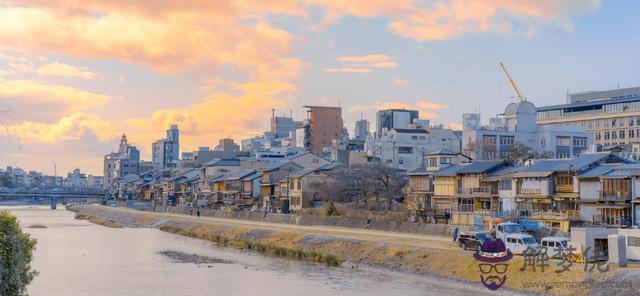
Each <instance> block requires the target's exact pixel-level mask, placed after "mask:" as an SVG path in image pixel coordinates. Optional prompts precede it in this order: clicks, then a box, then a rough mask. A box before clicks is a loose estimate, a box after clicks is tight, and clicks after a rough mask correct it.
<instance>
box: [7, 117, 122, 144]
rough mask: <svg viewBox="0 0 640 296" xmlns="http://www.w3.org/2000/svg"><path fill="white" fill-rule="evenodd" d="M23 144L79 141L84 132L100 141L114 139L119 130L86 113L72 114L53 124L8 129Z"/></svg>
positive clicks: (27, 123)
mask: <svg viewBox="0 0 640 296" xmlns="http://www.w3.org/2000/svg"><path fill="white" fill-rule="evenodd" d="M8 128H9V130H11V131H13V132H15V134H16V135H17V136H18V137H19V138H20V140H21V141H22V142H24V143H57V142H62V141H73V140H79V139H80V138H81V137H82V135H83V134H84V133H85V132H91V133H93V134H94V135H95V136H96V137H97V138H98V139H99V140H100V141H103V142H106V141H109V140H112V139H114V138H116V137H117V136H118V134H119V131H120V129H119V128H118V127H117V126H116V125H115V124H114V123H112V122H109V121H106V120H104V119H103V118H100V117H98V116H95V115H91V114H87V113H82V112H78V113H74V114H72V115H69V116H64V117H62V118H61V119H60V120H59V121H58V122H55V123H42V122H33V121H23V122H20V123H18V124H15V125H12V126H9V127H8Z"/></svg>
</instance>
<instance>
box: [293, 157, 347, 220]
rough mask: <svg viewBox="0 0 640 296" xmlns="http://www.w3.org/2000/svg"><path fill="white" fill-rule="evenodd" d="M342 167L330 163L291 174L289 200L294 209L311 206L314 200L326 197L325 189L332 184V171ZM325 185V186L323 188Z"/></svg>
mask: <svg viewBox="0 0 640 296" xmlns="http://www.w3.org/2000/svg"><path fill="white" fill-rule="evenodd" d="M339 168H341V166H340V165H339V164H337V163H328V164H325V165H323V166H320V167H317V168H305V169H301V170H299V171H297V172H294V173H292V174H291V175H289V185H288V189H289V200H290V207H291V210H292V211H300V210H302V209H303V208H306V207H310V206H311V204H312V202H313V201H314V200H323V199H325V197H326V196H325V195H324V189H325V188H326V187H324V186H327V184H331V182H332V181H333V180H332V177H331V172H333V171H335V170H337V169H339ZM323 187H324V188H323Z"/></svg>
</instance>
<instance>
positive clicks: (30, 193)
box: [0, 188, 106, 203]
mask: <svg viewBox="0 0 640 296" xmlns="http://www.w3.org/2000/svg"><path fill="white" fill-rule="evenodd" d="M105 196H106V192H105V191H103V190H95V189H84V190H72V189H62V188H51V189H7V188H4V189H0V200H15V199H32V200H41V199H51V198H53V199H55V200H56V201H58V202H62V203H67V202H72V201H73V200H91V201H95V200H98V201H99V200H103V199H105Z"/></svg>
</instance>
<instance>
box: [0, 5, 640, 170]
mask: <svg viewBox="0 0 640 296" xmlns="http://www.w3.org/2000/svg"><path fill="white" fill-rule="evenodd" d="M26 2H28V3H29V4H23V3H22V1H8V4H6V5H0V108H1V109H3V110H7V111H8V112H6V113H3V114H5V115H4V117H3V121H4V123H5V125H6V129H5V132H4V133H2V136H1V137H0V147H1V148H0V149H2V150H3V152H4V153H3V154H2V156H1V157H0V167H5V166H7V165H13V166H20V167H23V168H25V169H26V170H38V171H43V172H46V173H52V172H53V161H56V163H57V166H58V171H59V172H60V171H63V172H68V171H71V170H73V169H74V168H80V169H81V170H82V171H86V172H88V173H93V174H101V171H102V158H103V156H104V155H105V154H106V153H108V152H110V151H113V150H115V149H116V148H117V143H118V141H119V140H120V137H121V136H122V134H123V133H126V134H127V137H128V138H129V140H130V142H131V143H134V144H135V145H136V146H137V147H138V148H139V149H140V152H141V158H143V159H145V160H150V159H151V143H152V142H153V141H155V140H157V139H159V138H162V136H163V134H164V132H165V130H166V129H168V128H169V127H170V125H171V124H177V125H178V126H179V127H180V132H181V135H180V137H181V143H180V145H181V151H193V150H195V149H197V147H198V146H211V147H214V146H215V145H216V143H217V142H218V139H219V138H221V137H227V136H231V137H232V138H234V139H236V141H237V140H239V139H241V138H246V137H248V136H250V135H255V134H259V133H261V132H263V131H266V130H268V129H269V118H270V117H271V109H272V108H275V109H276V115H282V114H286V115H287V116H288V115H289V114H290V112H292V113H293V117H294V118H295V119H296V120H301V119H303V118H304V108H302V106H303V105H326V106H340V107H342V110H343V111H342V113H343V115H342V116H343V118H344V124H345V126H346V127H347V128H348V130H349V132H350V134H351V136H353V130H354V125H355V121H356V120H358V119H360V117H361V114H364V118H365V119H368V120H369V121H370V123H371V125H373V126H375V124H376V122H375V112H376V111H377V110H379V109H388V108H402V107H404V108H407V109H417V110H419V111H420V117H421V118H427V119H429V120H430V121H431V123H432V124H445V125H451V126H452V127H456V128H461V123H462V113H463V112H479V113H481V114H482V119H483V122H486V120H488V118H489V116H491V115H494V114H495V113H501V112H502V111H503V110H504V106H506V104H507V103H509V102H510V101H513V100H514V99H513V98H512V97H513V96H514V95H515V94H514V93H513V90H512V88H511V86H510V84H509V82H508V80H507V79H506V77H505V76H504V74H503V73H502V70H501V69H500V67H499V63H500V62H504V63H505V64H506V65H507V66H508V67H509V70H510V71H511V75H512V76H513V77H514V80H515V81H516V83H517V84H518V86H519V87H520V89H521V90H522V92H523V93H524V95H525V96H527V97H528V98H529V99H530V100H531V101H532V102H533V103H535V104H536V106H544V105H555V104H561V103H564V102H565V96H564V95H565V93H566V91H585V90H603V89H613V88H616V87H617V86H618V85H619V86H620V87H629V86H638V85H640V79H638V78H637V75H634V74H635V73H634V71H633V70H635V68H637V66H638V65H639V64H640V63H639V62H640V61H639V60H638V57H637V54H634V52H633V49H634V48H635V47H636V46H637V45H638V40H640V38H638V37H640V36H638V35H640V33H639V32H638V31H637V30H634V29H633V28H634V23H633V16H634V15H635V13H637V12H638V11H639V9H640V3H636V2H633V1H628V2H626V3H625V4H626V5H617V6H615V7H614V5H612V3H611V2H600V1H558V2H553V1H538V2H536V3H528V2H519V1H449V2H444V1H427V2H420V1H394V2H387V1H362V2H359V1H349V2H341V1H322V2H320V1H318V2H317V3H316V1H304V2H297V1H278V2H276V3H275V4H269V5H265V4H264V3H262V2H260V1H235V2H231V3H227V4H220V3H218V4H203V3H200V2H193V3H192V2H190V1H186V2H180V3H173V4H172V3H169V2H167V3H163V5H158V4H157V3H155V2H136V3H133V4H130V3H121V2H119V1H113V2H111V1H99V2H93V1H89V2H85V3H83V4H73V5H72V4H70V3H71V2H69V3H67V2H66V1H63V2H58V4H56V5H51V4H46V3H40V2H34V3H31V2H29V1H26ZM221 28H222V29H224V30H222V29H221ZM25 36H28V37H25ZM183 147H184V148H183Z"/></svg>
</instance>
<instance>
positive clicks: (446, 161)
mask: <svg viewBox="0 0 640 296" xmlns="http://www.w3.org/2000/svg"><path fill="white" fill-rule="evenodd" d="M450 163H451V157H440V164H450Z"/></svg>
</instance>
